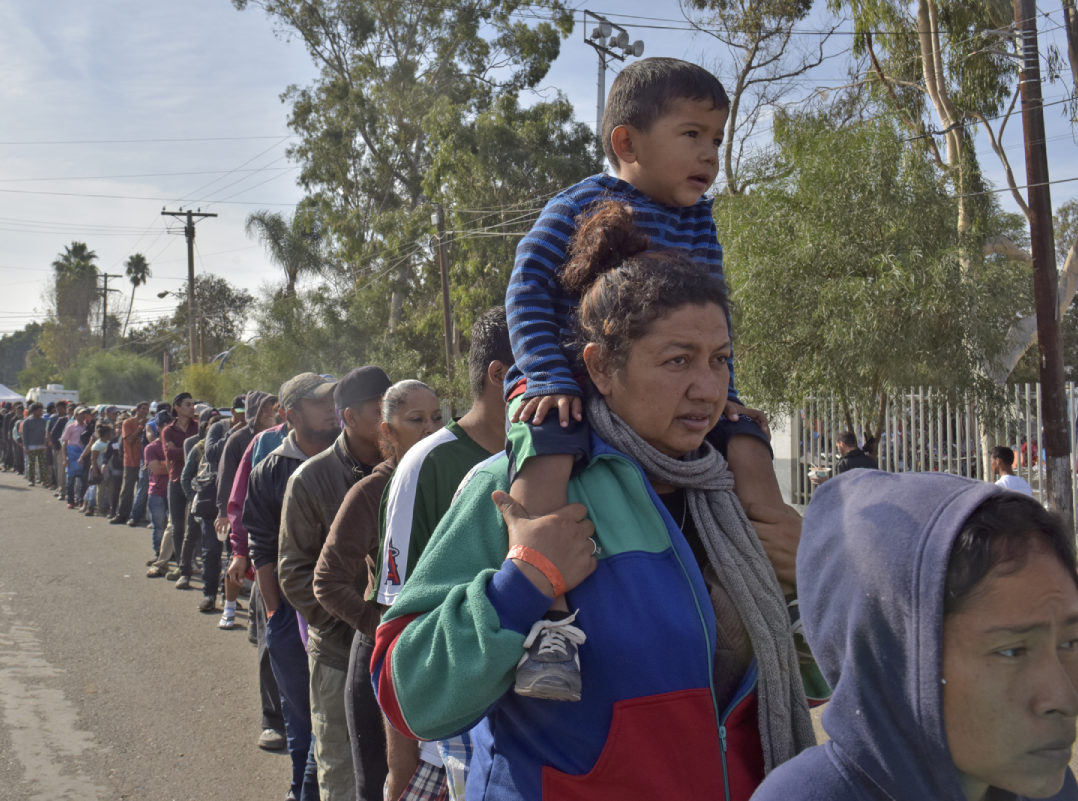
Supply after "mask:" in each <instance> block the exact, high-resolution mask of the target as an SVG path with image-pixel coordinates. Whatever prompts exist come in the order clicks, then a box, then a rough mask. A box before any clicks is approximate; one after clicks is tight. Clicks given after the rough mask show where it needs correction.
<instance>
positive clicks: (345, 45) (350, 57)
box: [233, 0, 595, 332]
mask: <svg viewBox="0 0 1078 801" xmlns="http://www.w3.org/2000/svg"><path fill="white" fill-rule="evenodd" d="M233 3H234V5H235V6H236V7H237V8H241V9H242V8H245V7H246V6H247V5H249V4H251V5H256V6H258V7H260V8H262V9H263V10H264V11H265V12H266V13H267V14H268V15H269V16H270V18H271V19H272V20H273V21H274V23H275V24H276V25H277V26H278V27H279V31H280V33H281V34H282V35H285V36H297V37H299V38H300V39H301V40H302V41H303V42H304V44H305V45H306V47H307V50H308V52H309V53H310V55H311V57H312V59H313V60H314V62H315V63H316V64H317V65H318V67H319V68H320V74H319V77H318V78H317V79H316V80H315V81H314V82H313V83H312V84H311V85H309V86H304V87H299V86H291V87H289V88H288V89H287V90H286V92H285V94H284V98H285V100H286V101H288V102H290V103H291V105H292V110H291V116H290V120H289V124H290V126H291V127H292V129H293V130H294V131H295V132H296V133H297V134H298V135H299V140H298V142H297V143H296V144H295V145H294V146H293V147H292V148H291V150H290V154H291V156H292V157H293V158H294V159H295V160H297V161H298V162H299V164H300V168H301V172H300V183H301V185H302V186H303V188H304V190H305V191H306V192H307V194H308V197H309V199H310V202H311V204H312V206H313V207H314V209H315V210H316V211H317V213H318V215H319V217H320V219H322V220H323V221H324V222H325V225H326V227H327V236H328V237H329V239H330V240H331V242H332V247H333V251H334V254H335V256H336V257H337V259H336V263H337V264H338V265H339V266H338V269H339V270H341V271H343V273H344V274H345V276H346V277H347V278H348V279H349V280H350V281H351V282H352V284H353V286H354V287H355V291H356V293H357V294H359V295H369V294H370V293H376V294H377V295H380V296H381V298H383V300H382V301H381V302H380V303H378V304H376V305H374V306H373V307H372V314H373V320H372V325H375V326H376V327H377V328H379V329H381V330H382V331H383V332H386V331H388V332H392V331H394V330H395V329H397V328H398V326H399V325H400V324H401V322H402V320H403V319H404V318H405V317H406V316H408V315H409V314H411V313H412V311H413V310H416V309H423V310H424V313H425V310H426V309H427V308H428V302H429V300H430V298H431V297H432V296H434V295H436V294H437V283H434V284H433V285H432V283H431V281H430V280H429V275H428V274H427V271H428V270H429V268H430V266H431V265H432V264H433V262H434V256H433V251H432V248H431V245H430V236H431V234H432V233H433V226H432V223H431V215H432V213H433V211H434V205H435V203H439V202H440V203H443V204H444V205H447V206H448V205H451V201H452V200H453V198H452V197H448V196H447V195H446V193H445V192H442V191H441V188H442V187H445V186H450V185H452V184H454V183H455V182H459V181H457V180H456V179H454V178H453V177H451V176H450V175H449V173H451V172H452V171H453V169H454V164H458V165H459V167H458V168H457V169H458V170H459V171H463V170H465V169H466V168H468V167H470V166H474V164H475V161H474V159H471V158H469V155H470V154H469V153H468V152H467V151H465V150H461V149H460V146H459V143H461V142H464V141H468V140H469V139H471V138H473V137H474V135H477V134H475V132H474V131H473V132H471V133H469V132H468V129H474V128H475V127H476V126H477V125H482V124H484V123H483V122H482V121H484V120H485V121H486V123H491V122H492V121H498V120H499V119H500V118H504V119H505V120H508V119H509V117H505V115H499V112H498V109H499V108H504V104H510V106H513V107H515V105H516V103H517V98H518V97H519V95H520V94H521V93H522V92H526V91H530V90H533V89H535V88H536V87H538V85H539V84H540V82H541V81H542V79H543V77H544V76H545V75H546V73H547V71H548V69H549V67H550V64H551V63H552V62H553V60H554V59H555V58H556V57H557V55H558V52H559V48H560V43H561V38H562V37H563V36H564V35H566V34H568V32H569V31H570V30H571V29H572V18H571V14H570V13H569V12H568V11H566V9H565V8H564V6H563V5H562V3H561V2H560V0H539V2H524V1H523V0H477V2H471V3H415V2H408V1H407V0H260V1H259V2H255V1H254V0H233ZM554 102H555V103H557V102H558V101H554ZM537 105H540V106H541V105H543V103H542V102H540V103H539V104H537ZM539 113H541V112H539ZM509 116H510V117H512V115H509ZM549 119H550V121H553V122H555V123H557V124H562V125H563V126H564V134H565V136H566V137H567V138H568V140H571V141H575V140H574V137H575V135H576V134H575V133H574V129H573V127H572V124H571V123H567V122H565V120H564V115H563V114H562V111H561V110H560V109H554V110H553V112H552V113H551V115H550V118H549ZM502 124H503V125H504V126H507V125H508V123H507V122H505V123H502ZM501 135H502V136H504V137H507V138H511V137H513V136H514V135H515V131H513V129H512V128H510V127H503V130H502V132H501ZM551 139H552V140H553V141H557V137H556V136H552V137H551ZM594 160H595V155H594V152H593V151H592V150H591V148H584V149H583V151H582V152H581V157H580V158H579V159H578V161H577V165H578V167H579V169H578V170H575V171H574V172H577V173H578V174H577V175H574V176H573V178H574V180H575V179H577V178H581V177H584V175H585V174H586V171H587V170H590V169H591V168H593V167H594V163H595V162H594ZM483 167H484V169H486V170H487V171H488V173H487V174H488V176H489V175H490V174H493V173H496V171H497V165H495V164H492V163H490V162H486V163H484V165H483ZM432 169H436V170H437V171H438V172H439V174H440V176H441V178H440V180H439V182H438V186H433V187H432V186H431V185H430V184H429V180H428V179H429V176H430V173H431V170H432ZM458 177H459V176H458ZM561 177H563V176H562V175H561V174H559V178H561ZM461 180H463V179H461ZM494 183H496V182H492V183H491V185H493V184H494ZM548 183H549V182H548V181H547V180H546V176H544V175H538V176H536V175H532V176H526V177H525V178H524V179H523V180H522V181H521V182H520V183H519V184H518V185H515V186H514V187H512V191H511V192H510V191H507V192H506V193H505V195H503V196H502V197H497V196H496V194H495V193H493V192H492V194H491V195H490V197H488V198H487V199H486V201H485V202H484V203H483V204H482V205H481V206H475V208H489V207H499V206H502V207H504V208H506V209H509V208H511V207H512V206H513V205H514V204H517V203H519V202H521V201H522V199H524V198H534V197H535V191H536V190H535V187H537V186H538V187H545V186H547V185H548ZM508 195H511V199H510V200H509V201H508V203H507V201H506V200H505V196H508ZM469 202H471V201H469ZM469 207H471V206H469ZM406 299H407V302H406ZM417 299H418V300H420V302H419V303H417V302H416V300H417ZM386 300H388V301H389V302H388V303H387V302H386Z"/></svg>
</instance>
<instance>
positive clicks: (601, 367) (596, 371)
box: [583, 342, 612, 397]
mask: <svg viewBox="0 0 1078 801" xmlns="http://www.w3.org/2000/svg"><path fill="white" fill-rule="evenodd" d="M583 356H584V366H585V367H587V368H588V377H589V378H591V383H593V384H595V388H596V389H597V390H599V394H600V395H602V396H603V397H606V396H607V395H609V394H610V387H611V383H612V374H611V370H610V365H609V359H607V358H606V354H605V353H604V351H603V347H602V345H599V344H597V343H595V342H589V343H588V344H587V345H585V346H584V353H583Z"/></svg>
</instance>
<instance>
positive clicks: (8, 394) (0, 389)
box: [0, 384, 26, 401]
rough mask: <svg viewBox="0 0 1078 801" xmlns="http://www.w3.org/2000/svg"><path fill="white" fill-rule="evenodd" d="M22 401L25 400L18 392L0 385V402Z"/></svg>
mask: <svg viewBox="0 0 1078 801" xmlns="http://www.w3.org/2000/svg"><path fill="white" fill-rule="evenodd" d="M24 400H26V398H24V397H23V396H22V395H20V394H19V393H18V392H16V391H15V390H13V389H8V388H7V387H5V386H4V385H3V384H0V401H24Z"/></svg>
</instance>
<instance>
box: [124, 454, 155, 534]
mask: <svg viewBox="0 0 1078 801" xmlns="http://www.w3.org/2000/svg"><path fill="white" fill-rule="evenodd" d="M149 492H150V471H149V469H148V468H147V467H146V465H142V467H140V468H139V471H138V486H137V487H135V501H134V503H132V504H131V514H130V516H129V517H128V520H134V521H135V522H136V523H139V522H141V521H143V520H145V519H146V498H147V496H148V495H149Z"/></svg>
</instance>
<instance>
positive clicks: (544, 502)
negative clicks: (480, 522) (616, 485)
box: [509, 453, 573, 613]
mask: <svg viewBox="0 0 1078 801" xmlns="http://www.w3.org/2000/svg"><path fill="white" fill-rule="evenodd" d="M572 471H573V457H572V455H570V454H568V453H546V454H541V455H536V456H532V457H531V458H530V459H528V461H527V462H525V463H524V465H523V467H521V469H520V472H518V473H517V477H516V480H515V481H514V482H513V484H512V486H511V487H510V488H509V494H510V495H512V496H513V498H514V500H516V502H517V503H519V504H520V505H521V506H523V507H524V509H525V510H526V511H527V512H528V514H529V515H531V516H532V517H542V516H543V515H547V514H550V513H551V512H554V511H557V510H558V509H561V508H562V507H563V506H565V505H566V504H567V503H568V502H569V500H568V489H569V474H570V473H572ZM550 608H551V610H552V611H554V612H564V613H568V612H569V606H568V604H566V602H565V596H564V595H559V596H558V597H557V598H555V599H554V603H553V604H552V605H551V607H550Z"/></svg>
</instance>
